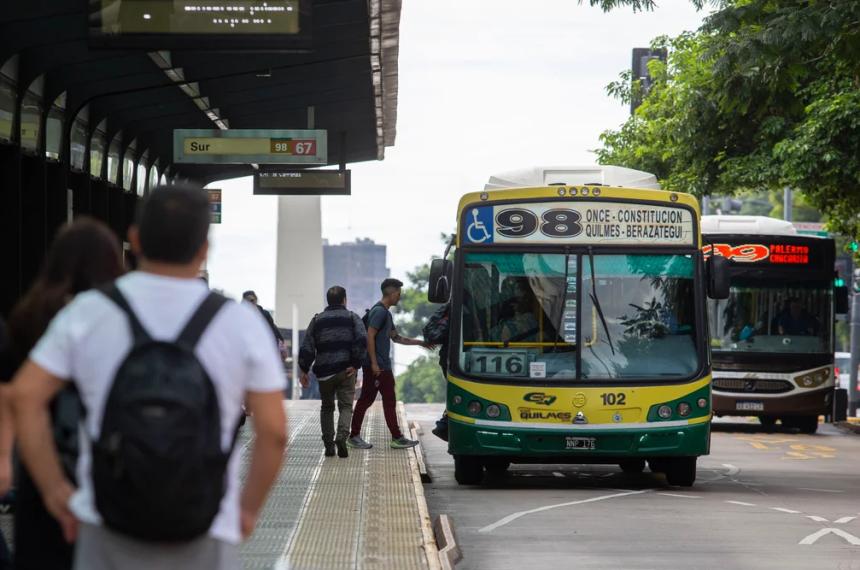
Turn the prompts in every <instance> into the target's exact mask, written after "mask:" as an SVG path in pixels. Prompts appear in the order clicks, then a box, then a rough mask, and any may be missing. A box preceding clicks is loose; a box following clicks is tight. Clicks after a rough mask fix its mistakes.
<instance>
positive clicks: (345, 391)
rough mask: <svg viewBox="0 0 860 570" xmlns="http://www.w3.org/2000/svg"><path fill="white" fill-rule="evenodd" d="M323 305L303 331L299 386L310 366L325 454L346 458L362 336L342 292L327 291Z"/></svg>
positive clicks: (358, 320) (305, 382)
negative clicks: (319, 403) (316, 385)
mask: <svg viewBox="0 0 860 570" xmlns="http://www.w3.org/2000/svg"><path fill="white" fill-rule="evenodd" d="M326 302H327V303H328V306H327V307H326V308H325V310H324V311H323V312H322V313H319V314H317V315H315V316H314V318H313V319H311V322H310V324H309V325H308V328H307V330H306V331H305V340H304V342H303V343H302V348H301V350H300V351H299V367H300V368H301V369H302V376H301V383H302V386H304V387H305V388H307V387H308V385H309V381H308V372H309V371H311V365H313V373H314V374H315V375H316V377H317V379H318V381H319V387H320V399H321V400H322V407H321V408H320V423H321V425H322V440H323V445H324V446H325V454H326V456H327V457H331V456H333V455H334V454H335V449H337V455H338V457H349V451H348V450H347V448H346V439H347V437H348V436H349V427H350V422H351V420H352V401H353V399H354V398H355V375H356V370H357V369H358V367H359V366H361V363H362V362H363V361H364V357H365V355H366V346H367V345H366V343H367V340H366V333H365V330H364V323H362V322H361V318H359V316H358V315H356V314H355V313H353V312H352V311H350V310H349V309H347V308H346V289H344V288H343V287H340V286H334V287H332V288H330V289H329V290H328V292H327V293H326ZM335 399H337V408H338V414H339V415H338V419H337V434H335V430H334V402H335Z"/></svg>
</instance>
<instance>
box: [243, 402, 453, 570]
mask: <svg viewBox="0 0 860 570" xmlns="http://www.w3.org/2000/svg"><path fill="white" fill-rule="evenodd" d="M285 405H286V407H287V417H288V422H289V430H290V436H289V441H290V443H289V447H288V449H287V451H286V453H287V459H286V462H285V464H284V466H283V467H282V469H281V473H280V475H279V477H278V480H277V482H276V484H275V487H274V488H273V490H272V492H271V494H270V496H269V500H268V502H267V504H266V507H265V509H264V511H263V513H262V515H261V516H260V520H259V523H258V526H257V529H256V531H255V532H254V535H253V536H252V537H251V539H250V540H248V541H247V542H246V543H245V544H244V545H243V547H242V559H243V564H244V567H245V568H247V569H258V568H259V569H277V570H281V569H285V568H290V569H292V570H305V569H309V570H317V569H319V570H337V569H347V568H348V569H390V570H411V569H422V570H423V569H429V570H434V569H436V568H439V558H438V552H437V550H436V547H435V543H434V542H433V539H432V531H431V526H430V518H429V514H428V512H427V506H426V503H425V501H424V492H423V488H422V486H421V480H420V474H419V472H418V468H417V458H416V454H415V452H414V451H412V450H398V449H390V448H389V446H388V443H389V441H390V436H389V433H388V430H387V428H386V427H385V420H384V417H383V414H382V407H381V405H380V403H379V402H377V403H376V404H375V405H374V406H373V407H372V408H371V409H370V410H369V411H368V413H367V416H366V417H365V422H364V432H363V434H362V437H364V439H365V440H367V441H369V442H370V443H372V444H374V447H373V449H370V450H367V451H362V450H352V449H351V450H350V456H349V458H347V459H341V458H338V457H325V456H324V455H323V446H322V441H321V439H320V426H319V402H318V401H287V402H285ZM400 413H401V417H400V422H401V423H400V425H401V428H402V429H404V431H405V432H406V431H407V427H406V426H407V425H408V424H407V422H406V418H405V417H404V415H403V411H402V407H401V412H400ZM249 427H250V425H248V427H246V428H245V429H243V432H242V434H241V435H240V441H239V443H238V445H240V446H242V463H243V473H244V470H245V469H247V465H248V461H249V459H250V455H249V453H248V451H249V445H248V444H249V443H250V440H249V438H250V434H251V430H250V429H248V428H249Z"/></svg>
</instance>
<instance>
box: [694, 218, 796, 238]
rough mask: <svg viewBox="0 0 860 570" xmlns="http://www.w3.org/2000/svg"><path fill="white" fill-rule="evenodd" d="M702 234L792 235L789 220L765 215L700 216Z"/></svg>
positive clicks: (794, 230)
mask: <svg viewBox="0 0 860 570" xmlns="http://www.w3.org/2000/svg"><path fill="white" fill-rule="evenodd" d="M702 233H703V234H742V235H780V236H794V235H797V230H796V229H795V227H794V225H793V224H792V223H791V222H786V221H785V220H778V219H776V218H768V217H767V216H702Z"/></svg>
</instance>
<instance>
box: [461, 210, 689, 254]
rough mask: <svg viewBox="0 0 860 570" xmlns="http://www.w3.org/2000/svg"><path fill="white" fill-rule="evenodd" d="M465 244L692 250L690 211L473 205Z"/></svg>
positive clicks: (468, 213) (466, 221) (465, 223)
mask: <svg viewBox="0 0 860 570" xmlns="http://www.w3.org/2000/svg"><path fill="white" fill-rule="evenodd" d="M464 214H465V219H464V220H463V227H464V228H465V230H464V232H463V237H464V241H465V242H466V243H472V244H493V243H558V242H563V243H573V244H578V243H583V244H588V243H593V244H619V245H694V244H695V239H696V231H695V225H694V222H693V215H692V214H691V213H690V211H689V210H686V209H684V208H676V207H670V206H657V205H650V204H624V203H619V202H601V201H597V200H594V201H591V200H589V201H588V202H570V201H566V202H540V203H534V204H504V205H486V206H473V207H470V208H467V209H466V210H465V213H464Z"/></svg>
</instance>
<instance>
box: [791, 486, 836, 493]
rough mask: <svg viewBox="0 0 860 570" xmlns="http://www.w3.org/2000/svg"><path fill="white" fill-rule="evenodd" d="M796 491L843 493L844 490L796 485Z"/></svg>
mask: <svg viewBox="0 0 860 570" xmlns="http://www.w3.org/2000/svg"><path fill="white" fill-rule="evenodd" d="M797 490H798V491H814V492H816V493H844V492H845V491H840V490H838V489H816V488H814V487H798V488H797Z"/></svg>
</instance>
